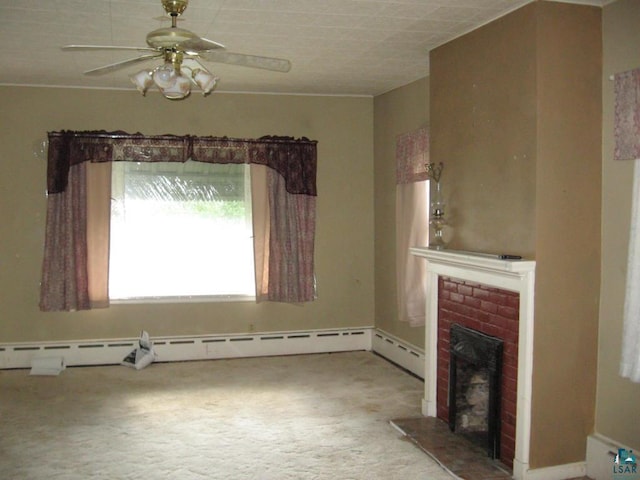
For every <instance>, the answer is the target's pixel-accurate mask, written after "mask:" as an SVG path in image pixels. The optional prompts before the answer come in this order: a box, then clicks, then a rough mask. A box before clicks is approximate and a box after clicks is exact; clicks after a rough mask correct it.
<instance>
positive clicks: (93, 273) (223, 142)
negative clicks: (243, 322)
mask: <svg viewBox="0 0 640 480" xmlns="http://www.w3.org/2000/svg"><path fill="white" fill-rule="evenodd" d="M316 144H317V142H315V141H311V140H308V139H305V138H303V139H293V138H289V137H263V138H261V139H258V140H247V139H230V138H226V137H224V138H216V137H193V136H173V135H163V136H144V135H141V134H126V133H122V132H112V133H108V132H52V133H50V134H49V154H48V165H47V191H48V196H47V224H46V233H45V236H46V238H45V252H44V261H43V270H42V284H41V295H40V308H41V309H42V310H43V311H57V310H64V311H73V310H86V309H90V308H97V307H104V306H107V305H108V292H107V286H108V239H109V218H110V215H109V206H110V192H111V186H110V179H111V175H110V162H113V161H134V162H159V161H162V162H185V161H187V160H188V159H192V160H195V161H202V162H210V163H246V164H250V165H251V169H252V175H253V174H254V173H255V178H253V179H252V188H255V189H256V191H255V192H254V195H255V199H254V238H255V242H254V249H255V251H256V257H255V258H256V292H257V294H256V300H257V301H262V300H268V301H277V302H288V303H299V302H308V301H312V300H314V299H315V273H314V237H315V197H316V195H317V192H316V165H317V154H316ZM261 200H264V203H262V204H261V203H260V201H261Z"/></svg>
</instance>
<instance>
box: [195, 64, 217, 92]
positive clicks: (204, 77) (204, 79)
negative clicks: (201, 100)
mask: <svg viewBox="0 0 640 480" xmlns="http://www.w3.org/2000/svg"><path fill="white" fill-rule="evenodd" d="M218 80H219V78H218V77H216V76H215V75H212V74H211V73H209V72H207V71H206V70H201V69H198V70H194V72H193V81H194V82H196V84H197V85H198V86H199V87H200V89H201V90H202V94H203V95H208V94H209V93H211V92H212V91H213V90H214V89H215V88H216V86H217V85H218Z"/></svg>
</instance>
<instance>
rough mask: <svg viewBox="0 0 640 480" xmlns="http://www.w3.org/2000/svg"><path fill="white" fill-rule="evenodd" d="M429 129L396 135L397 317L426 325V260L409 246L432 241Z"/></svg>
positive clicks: (404, 320)
mask: <svg viewBox="0 0 640 480" xmlns="http://www.w3.org/2000/svg"><path fill="white" fill-rule="evenodd" d="M428 162H429V132H428V130H427V129H426V128H423V129H420V130H417V131H415V132H411V133H407V134H403V135H399V136H398V137H397V139H396V285H397V303H398V319H399V320H400V321H402V322H409V325H411V326H419V325H424V323H425V309H426V264H425V262H424V260H423V259H420V258H418V257H416V256H415V255H411V253H410V252H409V248H410V247H416V246H424V245H426V244H427V243H428V241H429V213H428V212H429V208H428V204H429V182H428V176H427V171H426V168H425V164H427V163H428Z"/></svg>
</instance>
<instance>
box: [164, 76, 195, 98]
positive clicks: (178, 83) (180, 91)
mask: <svg viewBox="0 0 640 480" xmlns="http://www.w3.org/2000/svg"><path fill="white" fill-rule="evenodd" d="M156 83H157V82H156ZM161 90H162V94H163V95H164V96H165V97H166V98H168V99H170V100H180V99H182V98H186V97H187V96H189V94H190V93H191V80H189V79H188V78H187V77H185V76H184V75H176V78H175V81H174V83H173V85H171V86H170V87H168V88H162V89H161Z"/></svg>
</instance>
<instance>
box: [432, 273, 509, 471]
mask: <svg viewBox="0 0 640 480" xmlns="http://www.w3.org/2000/svg"><path fill="white" fill-rule="evenodd" d="M519 310H520V295H519V294H518V293H517V292H511V291H509V290H503V289H499V288H495V287H490V286H487V285H483V284H480V283H475V282H469V281H464V280H458V279H456V278H450V277H444V276H439V277H438V370H437V385H438V388H437V393H436V403H437V408H436V411H437V417H438V418H440V419H442V420H444V421H446V422H449V420H450V419H449V402H448V395H449V387H450V386H449V372H450V369H449V367H450V365H449V357H450V354H449V350H450V349H449V337H450V331H451V326H452V325H462V326H464V327H467V328H470V329H472V330H475V331H478V332H481V333H484V334H485V335H490V336H492V337H495V338H499V339H501V340H502V342H503V351H502V365H501V370H502V375H501V382H500V384H501V389H500V390H501V391H500V454H499V456H498V458H500V460H501V461H502V462H503V463H504V464H505V465H507V466H509V467H513V457H514V454H515V443H516V440H515V433H516V398H517V371H518V317H519Z"/></svg>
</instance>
